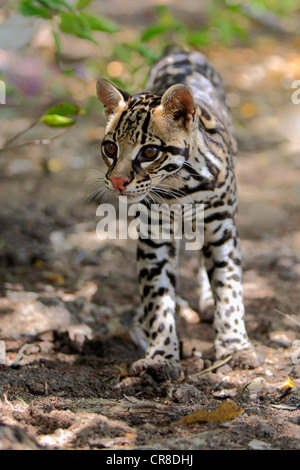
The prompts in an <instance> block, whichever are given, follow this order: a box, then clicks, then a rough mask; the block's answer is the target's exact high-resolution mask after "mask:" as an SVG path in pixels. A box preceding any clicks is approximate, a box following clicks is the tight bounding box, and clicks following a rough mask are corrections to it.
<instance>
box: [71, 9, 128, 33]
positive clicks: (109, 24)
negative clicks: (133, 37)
mask: <svg viewBox="0 0 300 470" xmlns="http://www.w3.org/2000/svg"><path fill="white" fill-rule="evenodd" d="M80 16H81V18H84V19H85V20H86V21H87V23H88V24H89V27H90V28H91V29H92V30H98V31H105V32H107V33H116V32H117V31H119V28H118V26H117V25H116V23H115V22H114V21H112V20H110V19H109V18H106V17H105V16H101V15H96V14H91V13H87V12H84V11H83V12H81V14H80Z"/></svg>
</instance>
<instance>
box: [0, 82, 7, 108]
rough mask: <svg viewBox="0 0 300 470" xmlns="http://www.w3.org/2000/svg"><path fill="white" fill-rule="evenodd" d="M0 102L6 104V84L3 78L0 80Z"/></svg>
mask: <svg viewBox="0 0 300 470" xmlns="http://www.w3.org/2000/svg"><path fill="white" fill-rule="evenodd" d="M0 104H6V86H5V82H4V81H3V80H0Z"/></svg>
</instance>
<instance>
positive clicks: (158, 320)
mask: <svg viewBox="0 0 300 470" xmlns="http://www.w3.org/2000/svg"><path fill="white" fill-rule="evenodd" d="M146 90H147V91H146V92H144V93H139V94H136V95H130V94H128V93H126V92H124V91H121V90H119V89H118V88H116V87H115V86H114V85H113V84H112V83H110V82H109V81H107V80H105V79H104V78H99V79H98V81H97V96H98V98H99V100H100V102H101V103H102V104H103V105H104V112H105V115H106V118H107V126H106V130H105V135H104V139H103V142H102V156H103V159H104V161H105V163H106V165H107V167H108V168H107V173H106V178H105V186H106V189H107V191H109V192H110V193H111V194H114V195H115V196H116V197H118V196H120V195H122V196H127V198H128V201H129V202H130V203H134V202H137V201H140V202H141V203H143V204H144V206H145V207H146V208H147V210H150V206H151V203H150V202H151V201H152V202H155V203H156V204H159V203H162V201H163V202H164V203H167V204H168V205H172V204H174V203H177V204H178V203H179V204H180V205H182V206H183V205H186V204H190V203H191V201H192V202H193V203H194V204H202V205H203V206H202V207H204V243H203V246H202V249H201V250H199V251H200V254H199V257H200V270H201V272H200V275H199V278H200V279H201V280H202V282H201V286H200V292H201V296H200V307H201V308H205V304H206V299H207V298H208V295H207V288H208V287H209V288H210V289H211V292H212V295H213V299H214V305H215V307H214V309H215V310H214V328H215V331H216V338H215V343H214V345H215V352H216V359H221V358H223V357H224V356H227V355H229V354H232V355H233V358H236V362H237V363H238V364H240V365H245V364H246V363H248V367H256V365H257V364H258V359H257V355H256V352H255V351H254V349H253V347H252V345H251V343H250V341H249V339H248V335H247V332H246V329H245V323H244V305H243V293H242V268H241V254H240V248H239V238H238V234H237V229H236V224H235V218H236V211H237V194H236V182H235V175H234V162H235V157H236V142H235V140H234V137H233V133H232V122H231V118H230V116H229V113H228V109H227V106H226V98H225V92H224V85H223V82H222V79H221V77H220V76H219V74H218V72H217V71H216V70H215V69H214V68H213V67H212V65H211V64H210V63H209V62H208V60H207V59H206V58H205V57H204V56H203V55H202V54H201V53H199V52H186V51H179V50H172V49H171V50H169V52H166V54H165V55H164V56H163V57H162V58H161V59H160V60H159V61H158V62H157V63H156V64H155V65H154V66H153V68H152V71H151V73H150V77H149V80H148V83H147V85H146ZM149 214H150V213H149ZM149 216H150V215H149ZM171 235H172V234H171ZM173 235H174V234H173ZM197 256H198V255H197ZM177 258H178V240H177V238H176V237H174V236H171V237H169V238H168V239H164V238H161V239H157V238H155V239H154V238H151V237H140V238H139V240H138V247H137V265H138V275H139V287H140V292H141V298H142V304H143V317H142V318H141V319H140V322H141V326H142V328H143V330H144V333H145V337H146V338H147V341H146V342H147V347H146V352H145V358H144V359H140V360H138V361H136V362H134V363H133V365H132V367H131V371H132V374H134V375H138V374H140V373H142V372H144V371H147V372H148V373H150V374H153V375H155V376H156V377H159V378H160V379H161V380H163V379H165V378H169V379H176V378H177V377H178V374H179V372H180V357H179V346H178V338H177V334H176V328H175V287H176V275H177V270H178V267H177Z"/></svg>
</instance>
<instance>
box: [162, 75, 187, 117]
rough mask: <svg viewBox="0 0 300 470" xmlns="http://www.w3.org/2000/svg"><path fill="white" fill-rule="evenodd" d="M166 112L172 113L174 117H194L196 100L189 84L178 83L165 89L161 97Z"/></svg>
mask: <svg viewBox="0 0 300 470" xmlns="http://www.w3.org/2000/svg"><path fill="white" fill-rule="evenodd" d="M161 105H162V107H163V110H164V113H165V114H168V115H171V116H172V117H173V119H180V118H184V119H186V118H188V117H193V119H194V113H195V101H194V97H193V93H192V90H191V89H190V87H189V86H188V85H185V84H183V83H178V84H176V85H172V86H171V87H170V88H168V89H167V91H165V93H164V94H163V96H162V99H161Z"/></svg>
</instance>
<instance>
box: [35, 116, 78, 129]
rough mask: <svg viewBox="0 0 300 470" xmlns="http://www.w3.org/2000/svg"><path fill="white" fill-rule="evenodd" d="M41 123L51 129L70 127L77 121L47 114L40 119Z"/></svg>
mask: <svg viewBox="0 0 300 470" xmlns="http://www.w3.org/2000/svg"><path fill="white" fill-rule="evenodd" d="M40 121H41V122H43V123H44V124H47V126H50V127H68V126H73V124H75V122H76V121H75V120H74V119H72V118H69V117H66V116H60V115H59V114H45V115H44V116H42V117H41V119H40Z"/></svg>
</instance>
